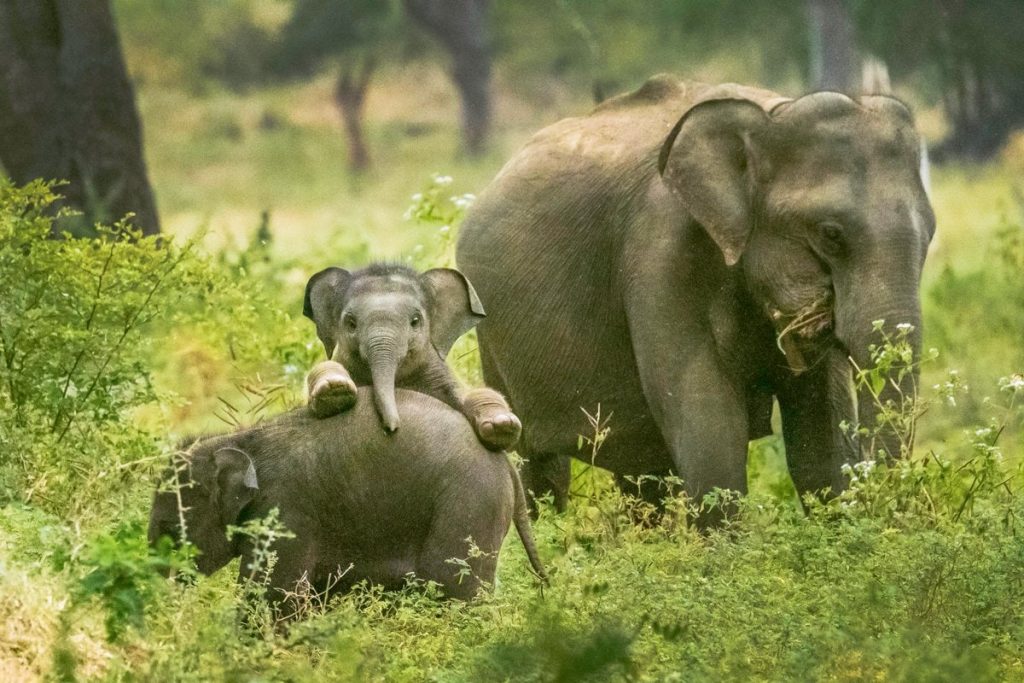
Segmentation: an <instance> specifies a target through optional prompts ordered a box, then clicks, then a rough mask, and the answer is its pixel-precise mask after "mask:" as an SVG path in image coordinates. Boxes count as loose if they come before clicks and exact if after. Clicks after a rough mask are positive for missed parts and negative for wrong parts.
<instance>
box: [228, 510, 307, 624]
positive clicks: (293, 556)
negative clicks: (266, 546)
mask: <svg viewBox="0 0 1024 683" xmlns="http://www.w3.org/2000/svg"><path fill="white" fill-rule="evenodd" d="M286 526H288V528H289V529H292V528H295V529H298V531H296V536H295V537H294V538H286V539H280V540H278V541H277V542H276V543H275V544H274V546H273V551H274V553H276V560H275V561H274V563H273V567H272V568H268V567H267V566H265V565H264V564H261V562H265V559H264V560H261V559H259V558H258V557H257V554H256V552H255V548H254V547H253V544H252V542H251V541H248V540H247V541H246V542H245V544H244V547H243V549H242V560H241V563H240V564H239V567H238V579H239V583H241V584H242V585H244V586H246V591H245V592H246V599H247V602H248V604H249V608H250V611H253V608H255V607H256V603H255V602H254V600H260V599H262V600H263V601H265V603H266V604H268V605H269V607H270V610H271V617H272V618H273V620H274V622H275V625H278V626H280V625H284V624H287V623H288V622H290V621H292V620H294V619H296V618H297V617H300V616H302V614H303V613H304V612H305V611H306V610H307V609H308V607H309V604H310V603H309V601H310V598H311V597H312V593H313V592H314V591H315V586H314V581H315V579H316V577H315V576H314V572H315V569H316V561H317V552H316V549H315V548H314V547H313V545H312V544H311V543H310V542H309V541H308V540H307V539H308V534H307V533H306V532H305V531H304V530H303V529H304V526H303V525H302V523H301V522H295V521H293V522H292V525H287V524H286ZM268 569H269V570H270V571H269V572H268Z"/></svg>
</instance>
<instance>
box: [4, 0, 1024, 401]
mask: <svg viewBox="0 0 1024 683" xmlns="http://www.w3.org/2000/svg"><path fill="white" fill-rule="evenodd" d="M1022 35H1024V2H1020V0H986V1H985V2H967V1H966V0H884V1H882V0H801V1H796V0H793V1H788V2H776V1H768V0H764V1H760V2H749V1H747V0H721V1H718V2H708V1H706V0H649V1H646V2H634V1H630V0H515V1H513V0H503V1H496V2H495V1H492V0H219V1H218V2H208V1H206V0H112V1H111V0H81V1H80V2H75V3H61V2H56V0H0V71H2V72H3V73H5V74H7V78H6V80H3V81H0V163H2V164H3V167H4V169H5V170H6V172H7V173H8V175H9V176H10V177H11V178H12V179H13V180H14V181H15V182H17V183H25V182H28V181H29V180H31V179H32V178H36V177H43V178H61V179H66V180H67V181H69V182H68V183H67V184H65V185H64V186H63V187H62V188H61V190H60V192H61V193H62V194H63V195H64V196H65V198H66V199H65V204H66V205H68V206H70V207H71V208H75V209H77V210H79V211H80V212H81V214H80V215H78V216H72V217H65V218H62V219H61V221H60V222H59V223H58V225H59V226H60V227H61V228H62V229H70V230H72V231H73V232H76V233H78V234H89V233H90V231H92V230H94V228H93V227H92V226H93V225H94V223H95V222H96V221H104V222H110V221H112V220H116V219H118V218H119V217H121V216H123V215H124V214H125V213H127V212H133V213H134V214H135V219H134V221H135V223H136V224H137V225H139V226H140V227H141V228H142V229H143V230H144V231H146V232H149V233H155V232H161V233H162V234H164V235H166V236H169V237H173V238H175V239H180V238H186V237H191V236H195V235H199V236H201V240H202V244H203V245H204V247H205V249H206V250H208V252H209V253H211V254H215V255H217V257H218V258H219V259H221V260H222V261H224V262H226V263H228V264H232V265H234V266H238V267H239V268H240V269H241V270H242V271H245V272H248V273H249V274H252V272H254V270H253V269H254V262H259V263H262V264H263V266H262V267H263V268H264V269H265V271H266V273H265V277H264V278H263V279H264V285H266V287H267V291H270V292H272V294H271V299H272V300H275V301H276V302H279V303H278V305H280V306H281V308H282V309H284V310H285V311H288V312H290V313H291V314H293V315H294V316H297V314H298V309H297V306H298V303H297V302H298V297H299V296H300V294H301V291H302V285H303V284H304V282H305V279H306V278H307V277H308V275H309V274H310V273H311V272H314V271H315V270H318V269H320V268H322V267H325V266H327V265H330V264H337V263H341V264H345V265H359V264H361V263H365V262H367V261H368V260H370V259H372V258H404V259H407V260H411V261H413V262H414V263H415V265H418V266H431V265H438V264H441V263H445V262H450V261H451V244H452V236H453V233H451V232H448V230H447V229H446V227H445V226H446V225H448V224H454V223H457V221H458V219H459V217H460V216H461V213H462V210H463V209H464V208H465V205H466V204H467V203H468V202H469V201H471V199H472V197H468V198H467V197H465V195H467V194H469V195H471V194H473V193H476V192H478V191H479V190H481V189H482V188H483V187H484V186H485V185H486V184H487V182H488V181H489V180H490V178H491V177H493V175H494V174H495V173H496V172H497V170H498V169H499V168H500V167H501V165H502V163H503V162H504V160H506V159H507V158H509V157H510V156H511V155H512V154H513V153H514V152H515V150H516V149H518V148H519V147H520V146H521V145H522V144H523V143H524V142H525V141H526V140H527V139H528V138H529V136H530V135H532V134H533V133H534V132H535V131H537V130H538V129H540V128H541V127H543V126H545V125H548V124H550V123H552V122H554V121H556V120H558V119H560V118H563V117H566V116H572V115H579V114H582V113H585V112H587V111H588V110H589V109H590V108H591V107H593V106H594V104H595V103H596V102H599V101H601V100H603V99H605V98H607V97H611V96H614V95H615V94H618V93H621V92H625V91H628V90H631V89H634V88H636V87H638V86H639V85H640V84H641V83H643V81H644V80H645V79H646V78H648V77H649V76H651V75H653V74H655V73H658V72H671V73H674V74H677V75H679V76H680V77H683V78H690V79H697V80H703V81H708V82H717V81H736V82H742V83H747V84H756V85H761V86H765V87H768V88H771V89H775V90H777V91H779V92H780V93H782V94H785V95H789V96H797V95H799V94H801V93H803V92H806V91H808V90H813V89H818V88H831V89H837V90H843V91H847V92H850V93H859V92H889V93H892V94H895V95H896V96H898V97H900V98H902V99H903V100H905V101H906V102H908V103H909V104H910V105H911V106H912V108H913V109H914V111H915V114H916V117H917V121H918V125H919V128H920V130H921V131H922V133H923V135H924V137H925V139H926V140H927V144H928V146H929V148H930V152H931V161H932V168H931V182H932V189H933V191H932V196H933V202H934V205H935V209H936V213H937V216H938V225H939V236H938V238H937V240H936V241H935V242H934V243H933V245H932V252H931V254H930V257H929V265H928V267H927V269H926V274H925V283H924V291H923V300H924V306H925V316H926V323H927V325H926V330H927V332H926V334H927V335H928V339H927V340H926V342H929V343H930V345H934V346H936V347H938V348H939V349H940V350H941V352H942V354H943V358H944V363H943V364H944V365H949V366H950V367H957V368H962V369H965V370H966V371H969V372H971V373H972V376H973V377H975V379H979V377H980V380H979V381H982V382H984V383H985V384H986V385H991V383H992V382H993V381H994V379H995V378H996V377H998V376H1001V374H1000V373H1005V372H1006V371H1008V370H1010V369H1012V368H1018V369H1019V368H1020V367H1021V366H1022V365H1024V350H1022V349H1021V346H1020V344H1019V339H1020V337H1021V335H1022V334H1024V299H1022V297H1024V286H1021V283H1020V275H1019V273H1020V272H1021V271H1022V270H1024V246H1022V245H1024V238H1022V236H1021V235H1022V229H1021V227H1020V226H1021V223H1022V212H1024V132H1021V130H1019V128H1020V127H1021V126H1024V77H1022V75H1024V50H1021V49H1020V45H1021V42H1020V36H1022ZM438 178H439V179H440V182H437V181H436V179H438ZM456 198H461V201H459V202H453V201H452V200H454V199H456ZM410 203H412V204H415V206H413V207H412V208H410ZM410 218H412V220H410ZM456 227H457V226H456ZM982 311H984V315H985V324H986V329H987V330H988V331H989V333H987V334H984V335H978V334H977V332H976V329H977V328H976V326H975V325H974V321H975V319H976V318H977V317H978V316H979V315H980V314H981V312H982ZM290 329H294V335H295V337H296V338H299V337H301V336H302V335H306V333H308V332H309V330H307V329H306V328H305V327H304V326H303V325H302V321H301V320H299V321H297V322H296V324H295V325H293V326H291V328H290ZM306 336H308V335H306ZM187 346H188V345H187V344H186V345H185V347H186V348H187ZM204 353H205V354H206V355H209V354H211V353H213V352H212V351H210V350H209V349H207V350H206V351H204ZM232 354H234V351H232ZM200 355H201V356H203V354H200ZM214 355H216V356H218V357H220V358H221V359H222V360H223V357H224V353H223V352H217V354H214ZM172 356H173V357H174V358H178V357H179V356H180V349H179V350H176V351H175V352H173V353H172ZM204 357H205V356H204ZM200 360H201V359H200ZM232 360H235V357H234V355H232ZM197 362H199V361H197V360H196V359H195V358H193V359H191V360H184V361H181V363H182V364H183V366H181V367H178V366H175V367H177V371H176V372H177V373H178V375H182V376H187V375H189V374H190V373H191V374H195V373H196V370H195V368H194V365H195V364H196V363H197ZM199 364H200V366H203V367H207V366H208V367H207V370H204V371H203V372H200V373H199V374H200V376H202V377H206V375H204V374H203V373H204V372H205V373H207V374H212V375H217V374H218V373H216V372H214V371H213V370H212V367H214V366H216V365H217V364H218V363H217V362H215V361H214V360H213V359H208V361H207V362H205V363H203V362H199ZM206 379H207V380H209V377H206ZM175 384H177V375H176V379H175ZM199 384H202V385H204V388H202V389H199V388H197V389H196V391H202V392H203V393H204V394H205V395H206V396H207V400H206V401H199V400H198V399H196V400H194V401H193V404H195V406H196V410H197V411H199V412H202V410H204V409H205V408H204V407H203V406H208V402H209V401H210V400H212V396H213V395H214V394H215V393H216V390H215V389H213V388H211V387H212V386H214V385H216V384H217V383H216V382H210V381H206V380H204V381H202V382H199ZM207 384H209V385H211V386H205V385H207ZM176 388H180V387H177V386H176ZM979 400H980V399H979Z"/></svg>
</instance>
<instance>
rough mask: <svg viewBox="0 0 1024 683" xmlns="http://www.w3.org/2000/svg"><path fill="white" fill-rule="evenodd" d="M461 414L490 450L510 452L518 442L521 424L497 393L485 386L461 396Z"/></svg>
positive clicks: (502, 397)
mask: <svg viewBox="0 0 1024 683" xmlns="http://www.w3.org/2000/svg"><path fill="white" fill-rule="evenodd" d="M462 412H463V413H464V414H465V415H466V417H467V418H468V419H469V422H470V424H472V425H473V429H474V430H475V431H476V435H477V437H478V438H479V439H480V443H482V444H483V445H484V446H487V448H490V449H492V450H498V451H501V450H507V449H509V448H512V447H513V446H515V445H516V442H518V441H519V435H520V433H521V432H522V429H523V427H522V424H521V423H520V422H519V418H518V417H516V415H515V413H513V412H512V409H511V408H509V406H508V402H507V401H505V397H504V396H502V395H501V394H499V393H498V392H497V391H494V390H493V389H488V388H486V387H483V388H479V389H470V390H469V391H467V392H466V394H465V395H464V396H463V397H462Z"/></svg>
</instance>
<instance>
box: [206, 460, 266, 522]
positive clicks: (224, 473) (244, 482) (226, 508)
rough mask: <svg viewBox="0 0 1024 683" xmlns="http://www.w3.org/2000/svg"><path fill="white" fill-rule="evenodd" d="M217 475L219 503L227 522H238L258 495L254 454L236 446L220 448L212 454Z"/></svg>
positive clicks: (223, 519) (223, 518)
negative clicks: (251, 454) (250, 455)
mask: <svg viewBox="0 0 1024 683" xmlns="http://www.w3.org/2000/svg"><path fill="white" fill-rule="evenodd" d="M213 461H214V464H215V466H216V472H217V474H216V477H217V505H218V506H219V507H220V518H221V521H222V522H223V523H224V524H235V523H237V522H238V517H239V515H241V513H242V510H243V509H244V508H245V506H246V505H248V504H249V503H251V502H252V499H253V498H255V497H256V491H257V490H258V489H259V483H258V482H257V480H256V467H255V466H254V465H253V463H252V458H250V457H249V454H248V453H246V452H245V451H243V450H240V449H238V448H234V447H226V448H221V449H219V450H218V451H217V452H216V453H214V454H213Z"/></svg>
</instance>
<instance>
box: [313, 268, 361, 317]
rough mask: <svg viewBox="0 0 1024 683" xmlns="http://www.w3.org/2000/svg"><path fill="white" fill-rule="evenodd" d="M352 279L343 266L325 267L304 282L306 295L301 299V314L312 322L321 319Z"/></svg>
mask: <svg viewBox="0 0 1024 683" xmlns="http://www.w3.org/2000/svg"><path fill="white" fill-rule="evenodd" d="M351 281H352V273H350V272H348V271H347V270H345V269H344V268H335V267H331V268H325V269H323V270H321V271H320V272H319V273H317V274H315V275H314V276H313V277H311V278H309V282H307V283H306V296H305V298H304V299H303V301H302V315H304V316H306V317H307V318H309V319H310V320H312V321H313V322H317V321H318V320H322V319H323V318H324V317H325V315H326V314H327V313H328V312H329V311H330V309H331V308H332V307H333V306H335V305H336V304H337V302H338V301H339V300H340V298H341V296H342V295H343V294H344V293H345V290H346V289H348V285H349V283H350V282H351Z"/></svg>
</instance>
